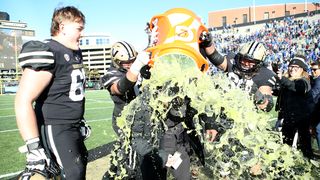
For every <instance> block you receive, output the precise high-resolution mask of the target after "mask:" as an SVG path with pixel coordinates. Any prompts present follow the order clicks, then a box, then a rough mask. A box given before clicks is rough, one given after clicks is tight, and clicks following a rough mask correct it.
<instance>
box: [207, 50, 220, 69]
mask: <svg viewBox="0 0 320 180" xmlns="http://www.w3.org/2000/svg"><path fill="white" fill-rule="evenodd" d="M207 57H208V59H209V60H210V62H211V63H212V64H213V65H215V66H219V65H220V64H222V63H223V61H224V56H222V55H221V54H220V53H219V52H218V51H217V50H215V51H214V52H213V53H212V54H210V55H207Z"/></svg>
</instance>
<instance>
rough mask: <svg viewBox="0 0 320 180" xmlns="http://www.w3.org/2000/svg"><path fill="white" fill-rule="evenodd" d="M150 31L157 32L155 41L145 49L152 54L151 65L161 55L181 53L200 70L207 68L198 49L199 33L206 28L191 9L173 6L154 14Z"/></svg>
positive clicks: (205, 61)
mask: <svg viewBox="0 0 320 180" xmlns="http://www.w3.org/2000/svg"><path fill="white" fill-rule="evenodd" d="M150 31H151V32H152V33H155V34H157V37H156V42H153V46H152V47H150V48H148V49H147V51H148V52H151V54H152V55H151V65H152V64H153V63H154V62H153V61H157V59H161V58H160V57H162V56H165V55H170V54H181V55H184V56H188V57H189V58H191V59H193V60H194V63H195V64H196V65H197V66H198V68H199V69H200V70H201V71H206V70H207V69H208V67H209V64H208V62H207V60H206V59H205V58H204V57H203V56H202V55H201V53H200V51H199V37H200V34H201V33H202V32H203V31H207V32H208V29H207V28H206V27H205V26H204V25H203V24H202V22H201V20H200V18H199V17H198V16H196V14H194V13H193V12H192V11H190V10H187V9H184V8H174V9H170V10H168V11H166V12H165V13H163V14H160V15H156V16H154V17H152V19H151V21H150Z"/></svg>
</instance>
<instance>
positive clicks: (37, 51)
mask: <svg viewBox="0 0 320 180" xmlns="http://www.w3.org/2000/svg"><path fill="white" fill-rule="evenodd" d="M18 59H19V65H20V66H21V68H23V69H24V68H31V69H33V70H36V71H40V70H50V69H52V68H53V67H54V63H55V61H54V55H53V53H52V52H51V51H50V47H49V46H48V45H47V44H45V43H43V42H41V41H29V42H27V43H25V44H24V45H23V46H22V49H21V52H20V55H19V57H18Z"/></svg>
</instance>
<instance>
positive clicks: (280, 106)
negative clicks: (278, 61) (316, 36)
mask: <svg viewBox="0 0 320 180" xmlns="http://www.w3.org/2000/svg"><path fill="white" fill-rule="evenodd" d="M307 70H308V65H307V64H306V63H305V57H304V56H302V55H297V56H295V57H294V58H293V59H292V60H291V61H290V63H289V69H288V71H287V72H286V73H284V74H282V73H281V72H279V74H278V77H279V81H280V82H279V83H280V91H279V94H278V99H277V105H276V111H278V119H279V120H281V119H283V123H282V129H281V131H282V133H283V142H284V143H286V144H288V145H290V146H293V147H296V142H297V141H298V142H299V144H298V148H299V149H301V151H302V152H303V154H304V156H305V157H308V158H312V156H313V153H312V148H311V135H310V132H309V126H310V115H309V114H310V110H309V108H308V107H309V106H308V99H307V98H308V92H309V91H310V88H311V87H310V81H309V74H308V73H307ZM297 135H298V136H297ZM295 136H296V137H295ZM297 138H298V139H297Z"/></svg>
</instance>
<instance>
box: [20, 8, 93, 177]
mask: <svg viewBox="0 0 320 180" xmlns="http://www.w3.org/2000/svg"><path fill="white" fill-rule="evenodd" d="M84 24H85V16H84V15H83V13H82V12H81V11H80V10H78V9H77V8H75V7H73V6H67V7H61V8H58V9H55V11H54V13H53V16H52V22H51V36H52V39H50V40H47V41H45V42H40V41H29V42H27V43H25V44H24V45H23V47H22V50H21V53H20V55H19V64H20V66H21V67H22V69H23V73H22V77H21V80H20V84H19V90H18V92H17V94H16V99H15V112H16V119H17V125H18V128H19V131H20V134H21V136H22V138H23V140H24V141H25V142H26V145H25V146H24V147H22V148H20V150H21V151H24V152H26V158H27V163H26V170H25V171H24V173H22V178H27V177H28V176H32V175H33V174H35V173H34V172H41V173H43V174H44V175H45V176H46V177H51V176H54V175H52V164H53V163H54V162H56V163H57V164H58V165H57V166H59V169H60V171H61V177H62V178H64V179H68V180H72V179H74V180H80V179H85V176H86V165H87V149H86V146H85V144H84V140H85V138H86V135H89V132H90V130H89V129H88V127H87V126H86V125H85V122H84V119H83V115H84V103H85V98H84V82H85V73H84V68H83V64H82V63H83V60H82V53H81V50H80V49H79V39H80V37H81V34H82V31H83V29H84ZM30 172H31V173H30ZM29 178H30V177H29Z"/></svg>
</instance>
